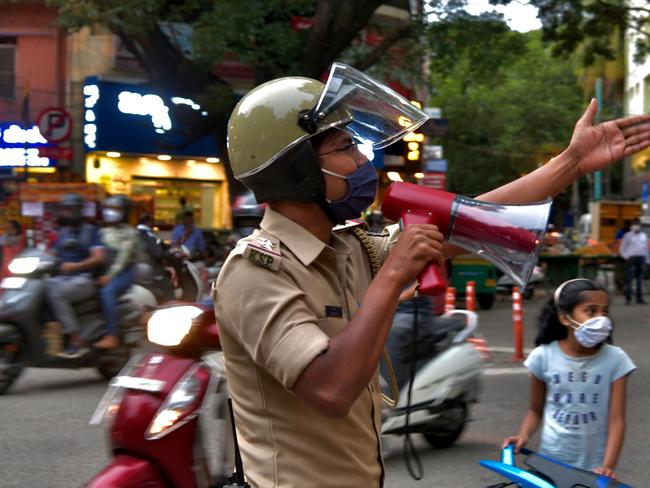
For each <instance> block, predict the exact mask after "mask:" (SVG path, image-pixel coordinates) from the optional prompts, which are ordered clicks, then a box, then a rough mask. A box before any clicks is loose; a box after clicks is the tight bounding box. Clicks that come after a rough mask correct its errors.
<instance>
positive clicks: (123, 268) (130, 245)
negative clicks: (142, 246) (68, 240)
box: [93, 195, 139, 349]
mask: <svg viewBox="0 0 650 488" xmlns="http://www.w3.org/2000/svg"><path fill="white" fill-rule="evenodd" d="M130 209H131V202H130V201H129V199H128V198H127V197H126V196H124V195H113V196H111V197H109V198H107V199H106V200H104V203H103V205H102V219H103V221H104V225H105V227H104V228H103V229H102V231H101V239H102V242H103V243H104V245H105V246H106V250H107V253H108V256H109V263H110V265H109V266H108V268H107V270H106V272H105V273H104V274H102V275H101V276H100V277H99V278H97V283H98V285H99V286H100V287H101V289H100V290H99V297H100V300H101V303H102V307H103V308H104V315H105V318H106V335H105V336H104V337H103V338H102V339H100V340H99V341H98V342H96V343H94V344H93V346H94V347H96V348H98V349H112V348H115V347H117V346H119V337H118V317H117V298H118V297H119V296H120V295H121V294H122V293H124V292H125V291H126V290H127V289H128V288H129V287H130V286H131V285H132V284H133V263H134V260H135V254H136V252H137V248H138V245H139V241H138V239H139V236H138V231H137V230H136V229H135V227H133V226H132V225H130V224H128V220H129V210H130Z"/></svg>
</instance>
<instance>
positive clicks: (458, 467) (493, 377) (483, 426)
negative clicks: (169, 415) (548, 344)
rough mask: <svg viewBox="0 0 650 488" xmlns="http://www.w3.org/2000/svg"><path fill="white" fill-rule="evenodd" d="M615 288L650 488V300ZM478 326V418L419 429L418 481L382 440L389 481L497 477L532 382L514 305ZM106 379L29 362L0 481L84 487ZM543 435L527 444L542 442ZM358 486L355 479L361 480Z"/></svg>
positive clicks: (637, 473) (635, 441)
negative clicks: (441, 434)
mask: <svg viewBox="0 0 650 488" xmlns="http://www.w3.org/2000/svg"><path fill="white" fill-rule="evenodd" d="M545 300H546V297H545V296H543V294H540V296H538V297H536V298H534V299H533V300H531V301H526V302H525V304H524V319H525V327H524V328H525V338H524V339H525V345H526V347H527V348H532V346H533V339H534V336H535V330H536V323H535V322H536V317H537V315H538V313H539V310H540V308H541V306H542V305H543V302H544V301H545ZM623 302H624V300H623V297H621V296H615V297H614V299H613V304H612V307H611V316H612V318H613V319H614V323H615V326H616V332H615V343H616V344H617V345H619V346H621V347H623V348H624V349H625V350H626V351H627V352H628V354H629V355H630V356H631V357H632V359H633V360H634V361H635V362H636V364H637V366H638V370H637V371H636V372H635V373H634V374H633V375H632V378H631V380H630V386H629V393H628V400H629V401H628V430H627V435H626V441H625V448H624V450H623V453H622V456H621V461H620V463H619V467H618V470H617V472H618V473H619V476H620V477H621V478H622V479H623V480H624V481H626V482H628V483H630V484H631V485H633V486H636V487H645V486H650V482H648V480H647V477H648V473H649V472H650V468H649V467H648V463H647V453H648V452H650V441H649V439H650V423H648V422H647V420H646V418H647V413H646V412H647V408H648V404H649V402H648V400H649V396H650V386H648V381H647V380H646V374H647V373H648V371H650V354H648V344H649V339H650V337H649V336H650V306H648V305H645V306H642V305H630V306H625V305H624V304H623ZM479 320H480V327H481V330H482V332H483V334H484V335H485V337H486V339H487V341H488V343H489V344H490V346H492V347H494V348H495V349H496V351H498V352H495V353H494V360H495V361H494V365H493V366H491V367H490V368H488V369H487V370H486V371H485V376H484V389H483V393H482V396H481V401H480V403H478V404H477V405H475V406H474V407H473V409H472V411H471V417H472V419H473V420H472V422H470V423H469V424H468V426H467V429H466V431H465V433H464V434H463V435H462V436H461V438H460V439H459V441H458V442H457V444H456V445H454V446H453V447H451V448H449V449H444V450H434V449H432V448H430V447H429V446H428V445H426V443H425V442H424V441H423V440H422V439H421V438H420V437H419V436H414V444H415V446H416V449H417V452H418V454H419V457H420V460H421V462H422V467H423V470H424V474H425V477H424V479H423V480H421V481H415V480H413V479H412V478H411V477H410V476H409V474H408V471H407V469H406V467H405V463H404V457H403V438H402V437H397V436H385V437H384V439H383V445H384V457H385V464H386V484H385V486H386V487H388V488H398V487H400V488H401V487H406V488H409V487H428V486H430V487H441V488H447V487H448V488H457V487H485V486H487V485H490V484H494V483H497V482H499V481H503V480H501V479H500V478H499V477H497V476H496V475H492V474H491V473H490V472H488V471H486V470H485V469H483V468H481V467H480V466H479V465H478V464H477V463H478V460H480V459H497V457H498V455H499V451H498V445H499V443H500V441H501V440H502V439H503V437H505V436H506V435H510V434H514V433H516V432H517V428H518V425H519V422H520V421H521V418H522V416H523V414H524V412H525V409H526V406H527V400H528V385H529V380H528V376H527V373H526V371H525V369H524V368H523V366H521V364H520V363H517V362H513V361H512V355H513V350H512V345H513V338H512V318H511V305H510V302H509V301H508V300H507V299H503V300H499V301H497V303H496V304H495V306H494V308H493V309H492V310H489V311H479ZM105 387H106V383H105V381H103V380H102V379H101V378H100V377H99V375H98V374H97V373H96V372H95V371H94V370H92V369H84V370H80V371H67V370H59V369H51V370H42V369H28V370H27V372H26V373H25V374H24V376H23V377H21V378H20V379H19V381H18V382H17V383H16V385H14V387H13V388H12V390H11V391H10V392H9V394H8V395H6V396H3V397H0V412H1V415H2V416H1V417H0V426H1V429H2V430H1V434H0V473H1V475H0V487H2V488H24V487H29V486H43V487H47V488H70V487H76V486H82V485H83V484H84V483H85V482H86V481H87V480H88V479H89V478H90V477H92V475H93V474H94V473H96V472H97V471H99V470H100V469H101V468H102V467H103V466H104V465H105V463H106V461H107V459H108V452H107V444H106V438H105V433H104V432H103V430H102V428H100V427H91V426H88V420H89V418H90V415H91V414H92V412H93V410H94V408H95V406H96V404H97V402H98V401H99V399H100V397H101V395H102V394H103V392H104V390H105ZM536 445H537V439H535V440H534V441H533V442H532V443H531V447H533V448H534V447H536ZM355 488H356V487H355Z"/></svg>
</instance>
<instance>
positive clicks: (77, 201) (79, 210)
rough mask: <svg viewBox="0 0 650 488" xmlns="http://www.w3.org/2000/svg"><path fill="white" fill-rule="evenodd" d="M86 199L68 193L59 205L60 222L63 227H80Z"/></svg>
mask: <svg viewBox="0 0 650 488" xmlns="http://www.w3.org/2000/svg"><path fill="white" fill-rule="evenodd" d="M84 203H85V202H84V199H83V197H82V196H81V195H79V194H77V193H66V194H65V195H63V196H62V197H61V200H59V204H58V212H57V213H58V221H59V224H61V225H66V226H79V225H81V223H82V221H83V208H84Z"/></svg>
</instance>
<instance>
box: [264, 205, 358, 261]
mask: <svg viewBox="0 0 650 488" xmlns="http://www.w3.org/2000/svg"><path fill="white" fill-rule="evenodd" d="M260 228H262V229H263V230H265V231H266V232H268V233H270V234H273V235H274V236H275V237H277V238H278V239H279V240H280V241H281V242H282V243H283V244H284V245H285V246H287V248H289V250H290V251H291V252H292V253H293V254H295V255H296V257H297V258H298V259H299V260H300V262H301V263H302V264H304V265H305V266H309V265H310V264H311V263H313V262H314V261H315V260H316V258H317V257H318V256H319V255H320V253H321V252H323V249H325V248H326V247H330V246H328V245H327V244H325V243H324V242H323V241H321V240H320V239H319V238H318V237H316V236H315V235H314V234H312V233H311V232H309V231H308V230H307V229H305V228H304V227H302V226H301V225H299V224H297V223H296V222H294V221H293V220H291V219H288V218H287V217H285V216H284V215H282V214H280V213H278V212H276V211H275V210H273V209H272V208H271V207H270V206H267V207H266V210H265V211H264V217H263V218H262V222H261V223H260ZM331 242H332V245H333V247H334V249H335V250H336V251H337V252H340V253H343V254H350V252H352V249H351V248H350V246H349V245H348V244H347V243H346V242H345V241H344V240H343V239H341V238H340V237H339V236H337V235H336V234H334V233H332V234H331Z"/></svg>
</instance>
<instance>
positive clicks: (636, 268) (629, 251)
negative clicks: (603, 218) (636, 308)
mask: <svg viewBox="0 0 650 488" xmlns="http://www.w3.org/2000/svg"><path fill="white" fill-rule="evenodd" d="M619 254H620V255H621V257H622V258H623V259H625V303H626V304H627V305H629V304H630V303H631V302H632V281H634V280H635V279H636V303H642V304H645V303H646V302H645V300H644V299H643V275H644V273H645V265H646V264H650V249H649V248H648V236H647V235H645V233H644V232H641V223H640V222H639V221H638V220H635V221H634V222H633V223H632V226H631V227H630V232H628V233H626V234H625V235H624V236H623V241H622V242H621V249H620V251H619Z"/></svg>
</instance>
